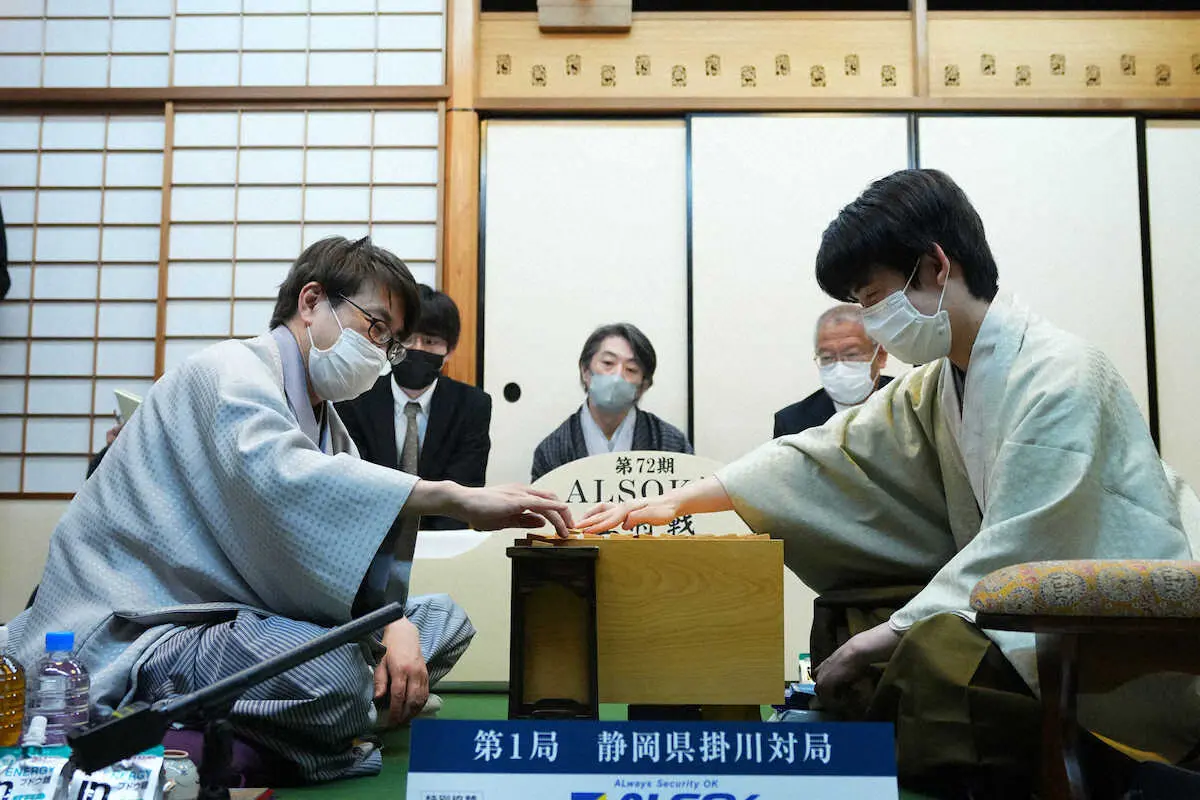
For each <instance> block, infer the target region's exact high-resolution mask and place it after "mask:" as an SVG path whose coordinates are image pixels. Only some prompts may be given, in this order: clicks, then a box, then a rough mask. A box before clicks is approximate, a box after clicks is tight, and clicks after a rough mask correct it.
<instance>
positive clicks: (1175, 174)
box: [1146, 121, 1200, 488]
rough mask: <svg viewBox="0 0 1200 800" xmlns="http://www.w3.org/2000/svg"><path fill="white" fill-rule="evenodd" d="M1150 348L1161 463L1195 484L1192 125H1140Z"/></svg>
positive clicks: (1197, 181) (1196, 142)
mask: <svg viewBox="0 0 1200 800" xmlns="http://www.w3.org/2000/svg"><path fill="white" fill-rule="evenodd" d="M1146 166H1147V171H1148V174H1149V186H1150V252H1151V256H1152V267H1153V281H1154V348H1155V352H1156V359H1155V364H1156V372H1157V375H1158V423H1159V435H1160V441H1161V444H1162V454H1163V460H1165V461H1166V462H1167V463H1168V464H1170V465H1171V466H1173V467H1174V468H1175V469H1177V470H1178V471H1179V472H1180V473H1181V474H1182V475H1183V477H1184V478H1186V479H1187V481H1188V483H1190V484H1191V485H1192V487H1193V488H1195V487H1200V449H1198V448H1197V447H1196V444H1197V442H1200V418H1198V417H1197V415H1196V397H1197V393H1198V392H1200V376H1197V375H1196V370H1195V364H1196V355H1195V348H1194V343H1195V342H1196V340H1197V339H1198V338H1200V315H1197V313H1196V309H1197V305H1198V304H1200V287H1198V286H1197V284H1196V274H1197V270H1198V269H1200V226H1197V224H1196V220H1197V219H1200V192H1198V191H1197V187H1200V123H1198V122H1195V121H1187V122H1184V121H1178V122H1174V121H1172V122H1152V123H1149V124H1147V126H1146Z"/></svg>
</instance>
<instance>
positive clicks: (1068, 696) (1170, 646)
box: [971, 560, 1200, 800]
mask: <svg viewBox="0 0 1200 800" xmlns="http://www.w3.org/2000/svg"><path fill="white" fill-rule="evenodd" d="M971 608H972V609H974V610H975V612H976V615H977V616H976V620H975V621H976V624H978V625H979V627H981V628H984V629H992V630H1009V631H1028V632H1032V633H1036V634H1037V659H1038V682H1039V684H1040V685H1041V693H1042V776H1041V792H1040V795H1041V797H1043V798H1046V800H1058V799H1059V798H1063V799H1064V800H1082V799H1083V798H1086V797H1087V788H1086V786H1085V783H1084V779H1083V778H1084V776H1083V769H1082V767H1081V764H1080V758H1079V747H1080V741H1079V739H1080V728H1079V725H1078V723H1077V721H1076V700H1077V695H1078V693H1079V692H1081V691H1082V692H1087V693H1093V692H1105V691H1110V690H1112V689H1115V688H1116V687H1118V686H1121V685H1122V684H1124V683H1127V682H1129V681H1131V680H1133V679H1135V678H1138V677H1141V676H1143V675H1148V674H1151V673H1155V672H1168V671H1170V672H1183V673H1188V674H1196V675H1200V562H1197V561H1151V560H1120V561H1104V560H1083V561H1041V562H1033V563H1028V564H1017V565H1015V566H1011V567H1006V568H1004V569H1000V570H997V571H995V572H993V573H991V574H990V575H988V576H987V577H985V578H984V579H983V580H982V581H980V582H979V584H978V585H976V587H975V590H974V591H973V592H972V593H971ZM1114 654H1119V657H1114ZM1084 667H1086V669H1083V668H1084Z"/></svg>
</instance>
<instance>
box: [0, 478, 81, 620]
mask: <svg viewBox="0 0 1200 800" xmlns="http://www.w3.org/2000/svg"><path fill="white" fill-rule="evenodd" d="M66 510H67V502H66V501H64V500H0V624H3V623H4V622H5V621H7V620H10V619H12V618H13V617H15V616H16V615H17V614H19V613H21V610H22V609H23V608H25V602H26V601H27V600H28V599H29V593H30V592H31V591H33V587H35V586H37V584H38V581H40V580H41V578H42V568H43V567H45V566H46V555H47V553H48V552H49V547H50V534H51V533H53V532H54V526H55V525H57V524H58V519H59V517H61V516H62V515H63V512H64V511H66Z"/></svg>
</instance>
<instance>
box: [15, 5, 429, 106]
mask: <svg viewBox="0 0 1200 800" xmlns="http://www.w3.org/2000/svg"><path fill="white" fill-rule="evenodd" d="M445 29H446V24H445V2H444V0H4V2H3V3H0V86H22V87H38V86H44V87H109V86H111V87H131V86H168V85H171V86H305V85H307V86H322V85H323V86H364V85H365V86H372V85H378V86H431V85H432V86H436V85H439V84H441V83H444V82H445V52H444V51H445V41H446V33H445Z"/></svg>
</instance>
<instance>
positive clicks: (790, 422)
mask: <svg viewBox="0 0 1200 800" xmlns="http://www.w3.org/2000/svg"><path fill="white" fill-rule="evenodd" d="M891 381H892V378H891V376H890V375H880V376H879V386H877V387H876V388H875V391H879V390H880V389H882V388H883V387H884V386H887V385H888V384H889V383H891ZM835 413H837V409H836V408H834V405H833V398H832V397H830V396H829V393H828V392H826V391H825V390H824V389H817V390H816V391H815V392H813V393H812V394H810V395H809V396H808V397H806V398H804V399H803V400H801V401H800V402H799V403H792V404H791V405H790V406H788V407H787V408H784V409H781V410H780V411H776V412H775V438H776V439H778V438H779V437H780V436H786V435H788V434H789V433H799V432H800V431H806V430H808V429H809V428H815V427H817V426H818V425H824V424H825V423H826V422H828V421H829V418H830V417H832V416H833V415H834V414H835Z"/></svg>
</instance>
